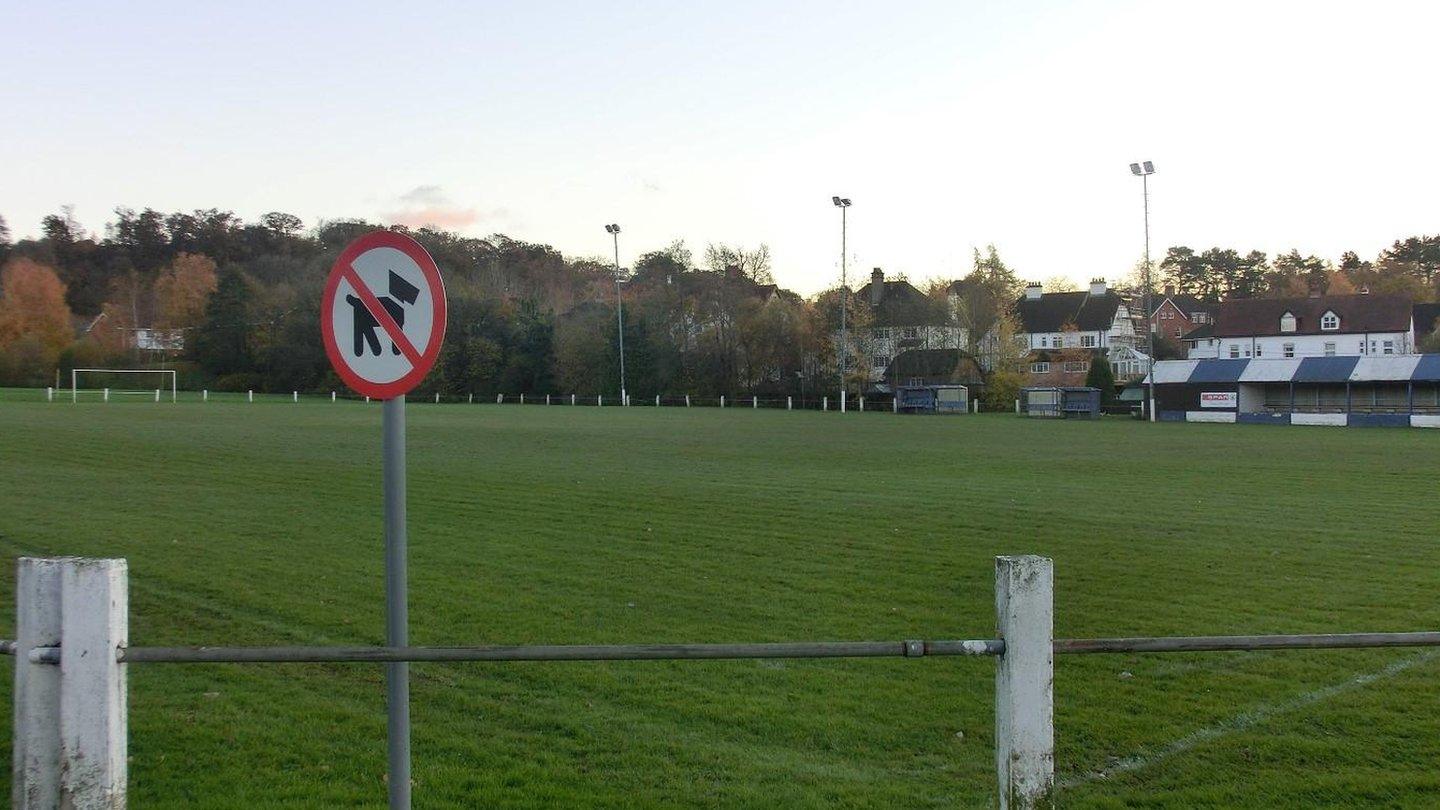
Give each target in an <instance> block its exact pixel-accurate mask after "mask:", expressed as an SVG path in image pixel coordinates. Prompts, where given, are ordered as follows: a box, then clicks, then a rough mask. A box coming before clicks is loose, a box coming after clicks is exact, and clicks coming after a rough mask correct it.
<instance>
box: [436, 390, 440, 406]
mask: <svg viewBox="0 0 1440 810" xmlns="http://www.w3.org/2000/svg"><path fill="white" fill-rule="evenodd" d="M435 404H436V405H439V404H440V392H439V391H436V392H435Z"/></svg>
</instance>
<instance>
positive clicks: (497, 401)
mask: <svg viewBox="0 0 1440 810" xmlns="http://www.w3.org/2000/svg"><path fill="white" fill-rule="evenodd" d="M495 404H496V405H503V404H505V395H504V394H496V395H495Z"/></svg>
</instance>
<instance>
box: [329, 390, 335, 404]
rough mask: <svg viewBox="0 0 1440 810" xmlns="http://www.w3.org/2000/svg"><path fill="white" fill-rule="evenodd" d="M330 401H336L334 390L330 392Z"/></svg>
mask: <svg viewBox="0 0 1440 810" xmlns="http://www.w3.org/2000/svg"><path fill="white" fill-rule="evenodd" d="M330 401H331V402H332V403H333V402H334V401H335V392H334V391H331V392H330Z"/></svg>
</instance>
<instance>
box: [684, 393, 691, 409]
mask: <svg viewBox="0 0 1440 810" xmlns="http://www.w3.org/2000/svg"><path fill="white" fill-rule="evenodd" d="M685 407H687V408H688V407H690V395H689V394H686V395H685Z"/></svg>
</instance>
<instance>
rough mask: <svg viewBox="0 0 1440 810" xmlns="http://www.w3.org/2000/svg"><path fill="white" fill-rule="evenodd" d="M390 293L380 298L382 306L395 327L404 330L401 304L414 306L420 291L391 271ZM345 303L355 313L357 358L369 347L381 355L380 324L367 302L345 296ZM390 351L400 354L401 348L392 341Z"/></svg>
mask: <svg viewBox="0 0 1440 810" xmlns="http://www.w3.org/2000/svg"><path fill="white" fill-rule="evenodd" d="M389 292H390V294H389V295H386V296H381V297H380V299H379V301H380V306H382V307H385V311H386V312H388V313H390V317H391V318H394V319H395V325H397V326H399V327H400V328H402V329H403V328H405V308H404V307H403V306H402V305H401V304H402V303H403V304H414V303H415V301H416V299H418V298H419V297H420V289H419V288H418V287H416V286H415V285H414V284H411V283H410V282H408V281H406V280H405V279H403V278H401V277H400V276H399V275H398V274H397V273H396V272H395V271H394V270H391V271H390V290H389ZM396 299H398V300H396ZM345 303H347V304H349V305H350V308H351V309H353V310H354V311H355V332H354V346H353V351H354V353H355V356H356V357H359V356H361V355H363V354H364V353H365V347H366V346H367V345H368V346H369V347H370V351H371V353H373V354H377V355H378V354H380V351H381V350H380V334H379V332H380V322H379V321H378V320H376V319H375V316H374V315H371V314H370V310H369V309H368V308H367V307H366V306H365V302H364V301H361V300H360V299H359V298H356V297H355V296H353V295H347V296H345ZM390 351H391V352H393V353H395V354H399V353H400V347H399V346H397V345H395V342H394V341H391V342H390Z"/></svg>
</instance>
